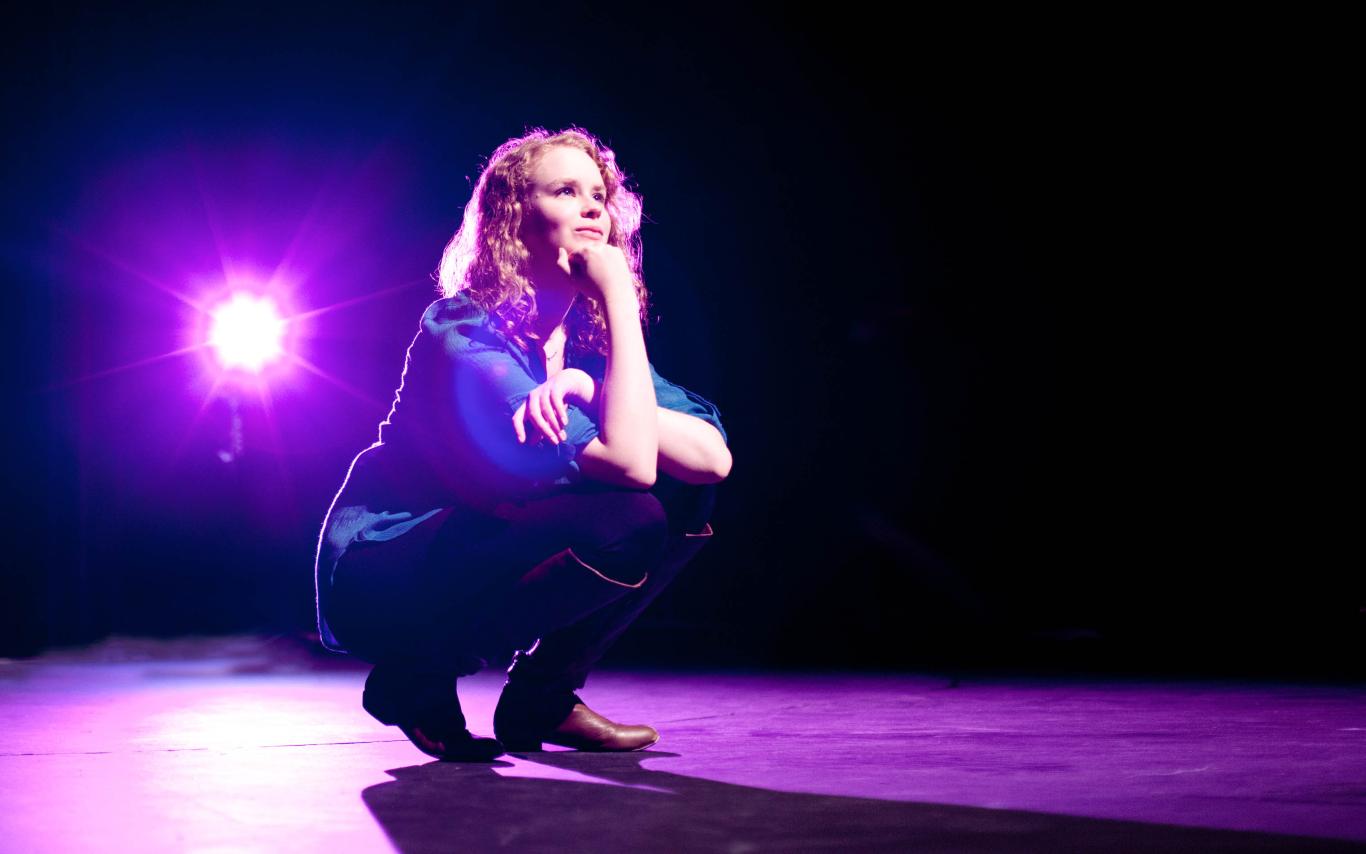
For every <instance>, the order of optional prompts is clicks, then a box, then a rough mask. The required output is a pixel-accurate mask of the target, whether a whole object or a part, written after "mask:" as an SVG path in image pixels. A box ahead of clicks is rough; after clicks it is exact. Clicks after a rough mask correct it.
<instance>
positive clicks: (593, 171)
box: [522, 145, 612, 261]
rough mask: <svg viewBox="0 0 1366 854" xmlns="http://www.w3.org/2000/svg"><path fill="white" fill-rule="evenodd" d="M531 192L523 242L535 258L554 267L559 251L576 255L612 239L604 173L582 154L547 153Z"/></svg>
mask: <svg viewBox="0 0 1366 854" xmlns="http://www.w3.org/2000/svg"><path fill="white" fill-rule="evenodd" d="M529 192H530V199H529V200H528V205H527V211H526V213H527V215H526V217H525V219H524V220H523V222H522V242H523V243H525V244H526V245H527V249H528V250H530V252H531V255H532V257H542V258H546V259H548V260H551V261H553V260H555V259H556V258H558V257H559V254H560V248H561V247H563V248H565V249H568V250H569V251H570V252H574V251H577V250H579V249H581V248H583V247H584V246H587V245H589V244H592V243H606V242H607V238H608V237H610V236H611V234H612V222H611V220H610V219H609V218H608V216H607V189H606V187H605V185H604V183H603V180H602V173H601V172H599V171H598V166H597V164H596V163H594V162H593V158H591V157H589V156H588V155H587V154H585V153H583V152H582V151H580V150H579V149H577V148H568V147H566V146H562V145H557V146H555V147H554V148H551V149H549V150H547V151H545V152H544V153H543V154H542V155H541V158H540V160H539V162H537V163H536V166H535V168H534V169H533V170H532V172H531V187H530V188H529Z"/></svg>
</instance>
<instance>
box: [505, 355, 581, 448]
mask: <svg viewBox="0 0 1366 854" xmlns="http://www.w3.org/2000/svg"><path fill="white" fill-rule="evenodd" d="M596 393H597V385H596V383H594V382H593V378H592V377H591V376H589V375H588V374H587V373H585V372H584V371H581V370H579V369H578V368H565V369H564V370H563V371H560V372H559V373H558V374H556V375H555V376H553V377H551V378H550V379H548V380H546V381H545V382H543V383H541V384H540V385H538V386H536V388H534V389H532V390H531V394H529V395H527V399H526V400H524V401H523V402H522V404H521V405H520V406H518V407H517V411H516V412H514V413H513V414H512V429H513V430H515V431H516V432H517V441H518V442H521V443H522V444H526V441H527V434H526V419H527V418H530V419H531V422H532V423H533V424H535V425H536V428H537V429H539V430H540V431H541V434H542V435H544V436H545V437H546V438H547V439H549V440H550V441H551V442H552V443H554V444H556V445H558V444H560V442H562V441H565V440H567V439H568V438H569V434H568V433H567V432H566V431H565V428H566V427H568V426H569V407H568V405H567V404H566V402H565V398H567V397H574V398H577V402H578V403H579V404H581V405H584V406H588V405H590V404H592V403H593V398H594V396H595V395H596ZM538 438H539V437H538Z"/></svg>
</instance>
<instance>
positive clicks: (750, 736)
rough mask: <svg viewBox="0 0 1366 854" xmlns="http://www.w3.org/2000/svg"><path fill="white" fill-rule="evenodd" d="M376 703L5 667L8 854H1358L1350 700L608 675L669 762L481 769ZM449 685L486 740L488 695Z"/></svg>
mask: <svg viewBox="0 0 1366 854" xmlns="http://www.w3.org/2000/svg"><path fill="white" fill-rule="evenodd" d="M129 648H135V649H136V650H139V653H138V655H140V656H141V657H142V660H128V659H129V658H130V656H129V655H128V649H129ZM149 650H150V652H148V651H149ZM134 657H137V656H134ZM119 659H122V660H119ZM363 678H364V672H363V671H361V670H356V669H349V668H345V667H337V666H336V665H335V664H334V665H333V666H330V667H329V666H319V664H318V662H317V661H314V660H311V659H309V658H308V656H305V655H302V654H301V653H299V652H298V651H297V649H295V650H290V649H283V650H282V649H281V648H280V646H279V645H278V644H277V645H276V646H274V647H271V646H268V645H266V644H265V643H264V642H260V641H255V640H252V639H233V640H227V641H222V640H219V641H203V642H189V641H184V642H177V643H172V644H162V645H158V644H153V643H151V642H132V641H111V642H108V643H106V644H105V645H103V646H101V647H98V648H96V649H94V650H91V651H86V652H79V653H67V654H58V655H49V656H46V657H44V658H41V659H37V660H34V661H24V662H5V663H3V664H2V665H0V698H2V699H3V702H2V703H0V769H3V770H2V772H0V797H3V799H4V802H5V805H6V808H5V810H4V811H3V814H2V815H3V817H0V838H4V839H6V840H7V846H6V847H7V848H10V849H11V850H25V851H35V850H69V849H71V848H104V849H111V850H122V849H128V850H144V851H145V850H185V849H188V848H203V847H247V848H278V847H280V846H281V845H288V846H289V847H291V848H300V847H302V848H305V849H318V850H322V849H326V850H329V851H337V850H353V849H354V850H360V849H367V850H375V849H376V848H380V849H382V848H384V847H385V845H386V842H387V844H389V845H392V846H394V847H396V848H398V849H400V850H412V849H421V848H423V847H432V848H441V847H442V845H443V844H445V843H449V844H456V843H461V844H466V845H468V846H469V847H473V848H476V849H477V848H479V847H481V846H483V845H497V844H504V843H501V842H499V840H501V839H503V838H504V837H506V838H508V839H509V840H511V841H510V842H508V843H507V844H508V845H509V846H511V847H519V846H520V847H524V848H525V847H529V848H532V849H536V850H539V849H540V848H546V849H548V848H550V847H553V846H552V845H551V843H550V842H549V840H550V839H552V838H562V836H563V833H564V832H566V831H565V828H566V827H571V828H572V833H573V835H572V836H571V838H572V839H574V840H577V843H576V844H579V845H580V846H583V847H590V848H594V849H596V850H605V849H618V850H631V849H634V850H639V847H640V846H645V847H650V846H653V845H654V844H655V843H654V842H652V841H651V840H658V841H659V845H658V846H657V847H659V848H663V849H668V848H669V847H670V845H668V844H665V843H672V844H673V850H679V849H688V848H703V849H707V848H722V849H724V848H727V847H729V848H732V849H734V850H786V849H789V848H791V847H793V846H794V845H795V846H796V847H807V848H822V847H827V846H828V847H840V845H844V844H847V845H850V846H852V847H863V848H874V849H876V848H886V849H894V848H897V847H905V846H906V845H908V844H910V843H911V842H912V841H917V840H918V841H920V842H923V843H926V844H930V843H932V845H931V847H936V848H937V849H938V850H1046V849H1047V848H1048V847H1049V846H1051V845H1059V844H1061V845H1066V846H1069V847H1070V848H1071V850H1103V849H1104V848H1105V847H1107V846H1111V847H1112V846H1113V844H1114V840H1116V839H1119V840H1123V839H1126V838H1134V837H1133V834H1135V833H1138V834H1148V836H1146V837H1144V838H1145V840H1146V841H1145V842H1144V843H1143V844H1141V845H1139V847H1144V848H1151V849H1155V850H1180V849H1181V848H1183V847H1189V848H1190V850H1298V849H1300V848H1303V847H1304V846H1305V845H1309V844H1310V843H1311V842H1313V840H1310V839H1306V838H1299V839H1289V838H1287V837H1286V836H1271V835H1269V834H1286V835H1290V836H1294V837H1317V838H1318V839H1319V841H1320V842H1319V843H1315V844H1314V845H1312V846H1311V847H1312V848H1314V849H1315V850H1337V845H1336V843H1334V842H1333V841H1332V840H1339V841H1350V842H1356V843H1360V842H1366V702H1363V701H1364V700H1366V688H1362V687H1360V686H1306V685H1273V684H1244V683H1236V682H1219V683H1216V682H1201V683H1193V682H1186V683H1159V682H1132V681H1131V682H1119V681H1111V682H1105V681H1082V680H1060V679H1057V680H1043V679H1035V680H1019V679H1016V680H996V681H991V680H972V679H965V680H964V681H963V683H962V685H961V686H959V687H949V685H948V684H947V683H946V682H945V681H944V680H942V679H936V678H930V677H925V676H914V675H887V676H875V675H811V676H794V675H778V674H752V675H735V674H714V675H698V674H686V675H685V674H669V673H651V674H642V673H632V674H628V673H611V672H609V673H600V674H595V676H594V677H593V679H592V680H590V682H589V685H588V687H587V689H586V690H585V691H584V692H582V693H583V695H584V698H585V700H587V701H588V702H589V703H590V704H591V705H593V706H594V708H596V709H598V710H599V711H601V712H603V713H604V714H607V715H609V716H612V717H615V718H617V719H620V720H624V721H631V722H649V723H651V724H654V725H655V726H657V727H658V728H659V730H660V731H661V733H662V739H661V741H660V742H659V744H658V745H656V747H655V748H653V749H651V750H648V751H643V752H640V753H634V754H621V755H607V754H581V753H576V752H572V751H562V752H552V753H544V754H517V755H513V756H508V757H506V758H505V759H503V760H500V761H497V762H495V763H493V764H491V765H482V766H480V765H461V764H447V763H437V762H432V761H431V760H429V759H428V758H427V757H425V756H423V755H422V754H420V753H418V752H417V751H416V750H415V749H414V748H413V747H412V746H411V745H409V744H408V742H407V741H406V740H404V739H403V738H402V737H401V736H400V735H399V734H398V733H397V731H396V730H393V729H389V728H385V727H382V726H380V725H379V724H378V723H376V722H374V721H373V720H371V719H370V718H369V717H368V716H366V715H365V713H364V712H363V711H362V710H361V709H360V707H359V696H360V695H359V692H360V686H361V682H362V680H363ZM461 684H462V695H463V697H464V700H465V706H466V710H467V715H468V717H469V719H470V722H471V728H472V729H473V730H474V731H475V732H477V733H488V732H489V730H490V726H489V721H490V719H491V716H492V711H493V704H494V703H495V702H496V699H497V691H498V688H499V686H500V684H501V681H500V674H497V673H484V674H480V675H479V676H477V677H474V678H471V679H467V680H463V681H462V683H461ZM424 805H425V806H424ZM623 811H625V812H623ZM432 814H438V815H437V817H438V818H439V819H440V820H439V821H438V820H435V819H433V818H431V815H432ZM623 816H628V817H626V818H624V817H623ZM703 819H705V821H702V820H703ZM664 828H674V830H672V831H669V832H667V833H666V832H665V831H664V830H663V829H664ZM1198 828H1204V829H1205V830H1195V829H1198ZM1226 831H1245V833H1237V834H1230V833H1222V834H1221V833H1220V832H1226ZM1247 831H1251V832H1255V833H1246V832H1247ZM660 833H664V835H663V836H659V835H658V834H660ZM557 834H558V835H557ZM679 834H682V835H681V836H680V835H679ZM822 834H826V835H822ZM1199 834H1206V836H1200V835H1199ZM300 840H304V841H303V842H300ZM1031 840H1032V841H1031ZM798 843H800V844H798ZM1149 843H1151V844H1149ZM747 845H748V846H752V847H749V848H746V846H747ZM736 846H738V847H736ZM1342 847H1343V850H1346V848H1348V847H1351V846H1349V845H1344V846H1342Z"/></svg>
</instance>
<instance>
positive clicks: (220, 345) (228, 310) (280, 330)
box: [209, 293, 285, 373]
mask: <svg viewBox="0 0 1366 854" xmlns="http://www.w3.org/2000/svg"><path fill="white" fill-rule="evenodd" d="M284 336H285V321H284V319H283V318H281V317H280V313H279V312H278V311H276V309H275V303H274V302H272V301H271V300H269V299H265V298H261V297H255V296H252V295H250V294H244V293H238V294H233V296H232V299H230V300H228V301H227V302H225V303H223V304H222V305H220V306H219V307H218V308H216V309H214V311H213V326H212V328H211V329H210V330H209V344H211V345H212V346H213V348H214V351H215V352H217V353H218V361H219V362H221V363H222V365H223V367H225V368H241V369H243V370H246V371H251V372H252V373H258V372H260V370H261V369H262V368H263V367H265V366H266V364H267V363H268V362H270V361H272V360H273V359H275V358H277V357H279V356H280V355H281V354H283V353H284V346H283V341H284Z"/></svg>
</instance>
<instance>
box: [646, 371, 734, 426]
mask: <svg viewBox="0 0 1366 854" xmlns="http://www.w3.org/2000/svg"><path fill="white" fill-rule="evenodd" d="M650 376H651V378H653V379H654V383H655V401H656V402H657V403H658V404H659V405H660V406H662V407H663V408H665V409H672V410H673V411H675V412H682V413H683V414H684V415H692V416H695V417H697V418H701V419H702V420H703V421H705V422H707V423H708V424H710V425H712V426H713V427H715V428H716V430H717V432H719V433H720V434H721V438H722V440H724V441H725V442H726V444H727V445H729V444H730V438H729V437H728V436H727V435H726V428H725V427H723V426H721V411H720V410H719V409H717V408H716V404H714V403H712V402H711V401H710V400H707V399H706V398H705V397H703V396H702V395H700V394H698V393H697V392H694V391H689V390H688V389H686V388H683V386H680V385H675V384H674V383H671V382H669V381H668V380H666V379H664V378H663V377H661V376H660V375H659V372H658V371H656V370H655V366H654V365H653V364H651V365H650Z"/></svg>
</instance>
